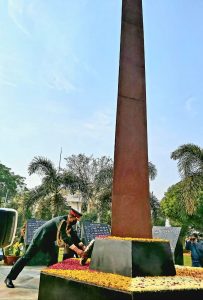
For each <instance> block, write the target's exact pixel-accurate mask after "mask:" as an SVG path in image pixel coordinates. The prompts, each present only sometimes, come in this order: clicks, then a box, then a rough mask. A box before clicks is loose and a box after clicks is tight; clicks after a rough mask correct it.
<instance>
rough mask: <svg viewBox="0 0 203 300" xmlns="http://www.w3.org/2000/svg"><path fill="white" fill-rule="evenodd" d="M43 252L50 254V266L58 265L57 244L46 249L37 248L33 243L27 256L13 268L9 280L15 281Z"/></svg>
mask: <svg viewBox="0 0 203 300" xmlns="http://www.w3.org/2000/svg"><path fill="white" fill-rule="evenodd" d="M39 251H43V252H45V253H48V254H49V256H50V261H49V263H48V265H49V266H51V265H53V264H55V263H57V260H58V255H57V252H56V248H55V244H54V243H52V244H49V245H46V248H43V247H40V246H36V245H35V244H34V243H31V244H30V246H29V247H28V248H27V251H26V252H25V254H24V255H23V256H22V257H20V258H19V259H18V260H17V262H16V263H15V264H14V266H13V267H12V269H11V271H10V272H9V274H8V276H7V277H8V278H10V279H11V280H15V279H16V278H17V276H18V274H19V273H20V272H21V271H22V270H23V268H24V267H25V266H26V265H27V263H28V262H29V261H30V260H31V259H32V258H33V257H34V256H35V255H36V254H37V253H38V252H39Z"/></svg>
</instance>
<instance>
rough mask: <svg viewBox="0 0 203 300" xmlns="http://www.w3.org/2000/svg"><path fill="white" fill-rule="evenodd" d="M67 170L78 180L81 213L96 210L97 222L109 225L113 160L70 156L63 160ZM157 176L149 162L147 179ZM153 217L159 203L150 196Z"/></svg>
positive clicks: (155, 215)
mask: <svg viewBox="0 0 203 300" xmlns="http://www.w3.org/2000/svg"><path fill="white" fill-rule="evenodd" d="M65 160H66V162H67V170H68V172H70V173H73V174H74V176H77V178H79V183H78V185H79V190H80V192H81V194H82V196H83V200H84V202H83V212H86V211H88V213H90V212H91V211H94V210H95V209H96V211H97V216H98V221H102V222H106V223H110V219H111V200H112V199H111V196H112V182H113V160H112V159H111V158H109V157H106V156H102V157H101V158H94V157H93V156H92V155H91V156H86V155H85V154H79V155H72V156H69V157H67V158H65ZM156 175H157V170H156V167H155V165H154V164H153V163H151V162H149V177H150V179H151V180H153V179H154V178H155V177H156ZM150 203H151V208H152V211H153V217H154V218H155V217H157V214H158V209H159V202H158V200H157V198H156V197H155V196H154V195H150Z"/></svg>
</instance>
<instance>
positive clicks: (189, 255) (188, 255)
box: [183, 253, 192, 267]
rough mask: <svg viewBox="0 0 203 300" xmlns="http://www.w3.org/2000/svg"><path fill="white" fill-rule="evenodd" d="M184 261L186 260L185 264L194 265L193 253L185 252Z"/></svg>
mask: <svg viewBox="0 0 203 300" xmlns="http://www.w3.org/2000/svg"><path fill="white" fill-rule="evenodd" d="M183 261H184V266H188V267H191V266H192V262H191V254H190V253H184V254H183Z"/></svg>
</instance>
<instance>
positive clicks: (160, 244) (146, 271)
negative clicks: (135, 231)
mask: <svg viewBox="0 0 203 300" xmlns="http://www.w3.org/2000/svg"><path fill="white" fill-rule="evenodd" d="M90 269H93V270H96V271H101V272H105V273H113V274H119V275H124V276H128V277H136V276H173V275H175V274H176V271H175V266H174V262H173V257H172V253H171V248H170V244H169V241H164V240H158V239H136V238H135V239H130V238H112V237H109V238H104V239H96V240H95V244H94V248H93V252H92V256H91V264H90Z"/></svg>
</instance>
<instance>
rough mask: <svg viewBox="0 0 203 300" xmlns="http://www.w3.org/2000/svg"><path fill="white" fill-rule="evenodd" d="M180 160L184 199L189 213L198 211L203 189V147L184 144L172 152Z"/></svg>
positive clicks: (172, 155) (173, 156) (175, 158)
mask: <svg viewBox="0 0 203 300" xmlns="http://www.w3.org/2000/svg"><path fill="white" fill-rule="evenodd" d="M171 158H172V159H174V160H178V170H179V173H180V176H181V178H182V181H183V182H184V190H183V200H184V204H185V207H186V211H187V212H188V214H190V215H192V214H193V213H194V212H195V211H196V204H197V200H198V195H199V191H201V190H202V189H203V149H202V148H200V147H199V146H197V145H194V144H184V145H182V146H180V147H179V148H178V149H177V150H175V151H173V152H172V153H171Z"/></svg>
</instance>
